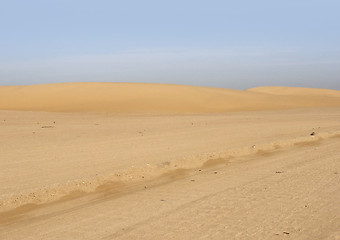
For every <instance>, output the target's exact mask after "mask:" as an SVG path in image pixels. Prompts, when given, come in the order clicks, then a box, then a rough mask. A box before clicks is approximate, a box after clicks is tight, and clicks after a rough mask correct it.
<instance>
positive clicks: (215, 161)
mask: <svg viewBox="0 0 340 240" xmlns="http://www.w3.org/2000/svg"><path fill="white" fill-rule="evenodd" d="M0 136H1V137H0V183H1V184H0V239H289V238H290V239H306V240H307V239H308V240H309V239H328V240H330V239H340V217H339V216H340V214H339V213H340V204H339V202H340V184H339V183H340V151H339V149H340V91H336V90H327V89H306V88H288V87H259V88H253V89H248V90H245V91H238V90H229V89H218V88H205V87H192V86H180V85H166V84H135V83H129V84H126V83H64V84H46V85H31V86H3V87H0Z"/></svg>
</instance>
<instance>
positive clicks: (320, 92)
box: [247, 87, 340, 97]
mask: <svg viewBox="0 0 340 240" xmlns="http://www.w3.org/2000/svg"><path fill="white" fill-rule="evenodd" d="M247 91H249V92H257V93H266V94H274V95H290V96H292V95H295V96H323V97H340V91H337V90H331V89H318V88H299V87H257V88H251V89H248V90H247Z"/></svg>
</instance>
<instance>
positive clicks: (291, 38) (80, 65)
mask: <svg viewBox="0 0 340 240" xmlns="http://www.w3.org/2000/svg"><path fill="white" fill-rule="evenodd" d="M339 12H340V1H338V0H270V1H269V0H239V1H227V0H225V1H218V0H209V1H208V0H206V1H200V0H195V1H194V0H182V1H178V0H171V1H161V0H158V1H156V0H143V1H141V0H138V1H137V0H124V1H114V0H111V1H109V0H96V1H95V0H92V1H89V0H40V1H39V0H30V1H26V0H21V1H19V0H7V1H6V0H0V85H19V84H39V83H51V82H75V81H111V82H158V83H176V84H189V85H200V86H213V87H225V88H235V89H245V88H250V87H254V86H263V85H284V86H303V87H320V88H333V89H339V90H340V14H339Z"/></svg>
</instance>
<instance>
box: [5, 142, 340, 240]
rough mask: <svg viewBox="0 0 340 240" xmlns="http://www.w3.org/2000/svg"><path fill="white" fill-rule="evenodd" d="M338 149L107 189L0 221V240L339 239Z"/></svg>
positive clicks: (280, 154)
mask: <svg viewBox="0 0 340 240" xmlns="http://www.w3.org/2000/svg"><path fill="white" fill-rule="evenodd" d="M339 149H340V140H339V138H338V137H334V138H329V139H325V140H322V141H317V142H314V143H312V144H298V145H296V146H293V147H288V148H282V149H277V150H275V151H270V152H261V153H260V154H252V155H248V156H244V157H236V158H231V159H226V161H225V163H222V162H221V164H219V165H215V166H210V167H209V168H202V169H192V170H190V171H186V172H184V173H183V172H180V171H179V172H177V173H176V172H174V174H170V175H168V176H164V177H162V178H160V179H158V180H155V181H152V182H147V183H145V182H144V183H138V184H135V185H131V186H112V187H110V186H107V188H106V189H103V191H101V192H98V193H95V194H90V195H86V196H83V197H81V198H76V199H73V200H70V199H69V200H68V201H63V202H59V203H55V204H48V205H44V206H42V207H38V208H36V209H34V208H33V209H31V210H32V211H25V209H21V212H20V211H19V212H17V213H21V214H17V215H15V214H14V215H12V216H11V217H12V218H10V217H9V215H8V216H4V215H2V222H1V224H0V238H1V239H308V240H310V239H340V232H339V231H340V204H339V202H340V151H339ZM200 170H201V171H200ZM181 173H182V174H181ZM145 186H146V188H145ZM28 210H29V208H28Z"/></svg>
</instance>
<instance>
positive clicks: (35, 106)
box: [0, 83, 340, 114]
mask: <svg viewBox="0 0 340 240" xmlns="http://www.w3.org/2000/svg"><path fill="white" fill-rule="evenodd" d="M287 92H293V93H294V94H287ZM315 92H317V94H315ZM268 93H271V94H268ZM272 93H275V94H272ZM277 93H280V94H277ZM281 93H282V94H281ZM320 93H322V94H320ZM339 98H340V94H339V91H335V90H333V91H332V90H314V89H312V90H311V89H304V88H282V87H281V88H275V87H270V88H259V89H250V90H247V91H239V90H231V89H220V88H209V87H194V86H185V85H174V84H151V83H59V84H42V85H29V86H2V87H0V109H2V110H26V111H52V112H112V113H123V114H124V113H151V114H164V113H165V114H167V113H171V114H176V113H221V112H230V111H255V110H274V109H292V108H303V107H322V106H327V107H334V106H340V100H339Z"/></svg>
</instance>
